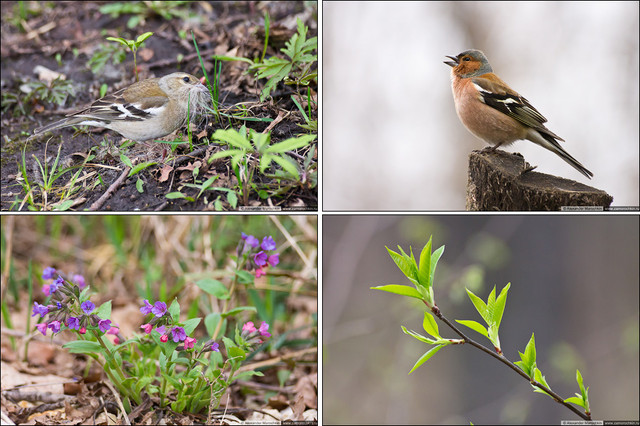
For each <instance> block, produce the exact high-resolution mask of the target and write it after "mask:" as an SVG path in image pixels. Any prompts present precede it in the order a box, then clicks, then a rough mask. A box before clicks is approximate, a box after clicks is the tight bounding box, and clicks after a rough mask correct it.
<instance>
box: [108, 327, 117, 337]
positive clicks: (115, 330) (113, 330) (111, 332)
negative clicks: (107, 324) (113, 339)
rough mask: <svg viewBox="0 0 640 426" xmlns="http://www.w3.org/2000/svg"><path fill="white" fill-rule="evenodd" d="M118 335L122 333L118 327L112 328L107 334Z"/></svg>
mask: <svg viewBox="0 0 640 426" xmlns="http://www.w3.org/2000/svg"><path fill="white" fill-rule="evenodd" d="M118 333H120V329H119V328H118V327H111V328H110V329H109V331H107V334H113V335H116V334H118Z"/></svg>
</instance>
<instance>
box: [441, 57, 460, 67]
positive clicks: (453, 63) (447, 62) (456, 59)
mask: <svg viewBox="0 0 640 426" xmlns="http://www.w3.org/2000/svg"><path fill="white" fill-rule="evenodd" d="M447 58H449V59H453V61H443V62H444V63H445V64H447V65H449V66H450V67H455V66H457V65H458V64H459V63H460V60H459V59H458V58H457V57H455V56H447Z"/></svg>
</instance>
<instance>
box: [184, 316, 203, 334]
mask: <svg viewBox="0 0 640 426" xmlns="http://www.w3.org/2000/svg"><path fill="white" fill-rule="evenodd" d="M200 320H201V318H191V319H190V320H187V321H185V323H184V326H183V328H184V332H185V333H187V336H188V335H189V334H191V333H193V330H195V329H196V327H197V326H198V324H200Z"/></svg>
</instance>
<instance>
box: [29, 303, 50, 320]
mask: <svg viewBox="0 0 640 426" xmlns="http://www.w3.org/2000/svg"><path fill="white" fill-rule="evenodd" d="M48 313H49V308H47V307H46V306H44V305H41V304H39V303H38V302H33V314H32V315H31V316H32V317H35V316H36V315H40V316H41V317H44V316H45V315H47V314H48Z"/></svg>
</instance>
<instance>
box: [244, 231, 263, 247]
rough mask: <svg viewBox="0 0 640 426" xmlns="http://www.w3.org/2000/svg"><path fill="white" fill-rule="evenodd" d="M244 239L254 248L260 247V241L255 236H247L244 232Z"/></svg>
mask: <svg viewBox="0 0 640 426" xmlns="http://www.w3.org/2000/svg"><path fill="white" fill-rule="evenodd" d="M242 239H243V240H244V241H245V243H246V244H247V245H249V246H251V247H253V248H256V247H258V246H259V245H260V240H258V239H257V238H256V237H254V236H253V235H247V234H245V233H244V232H243V233H242Z"/></svg>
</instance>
